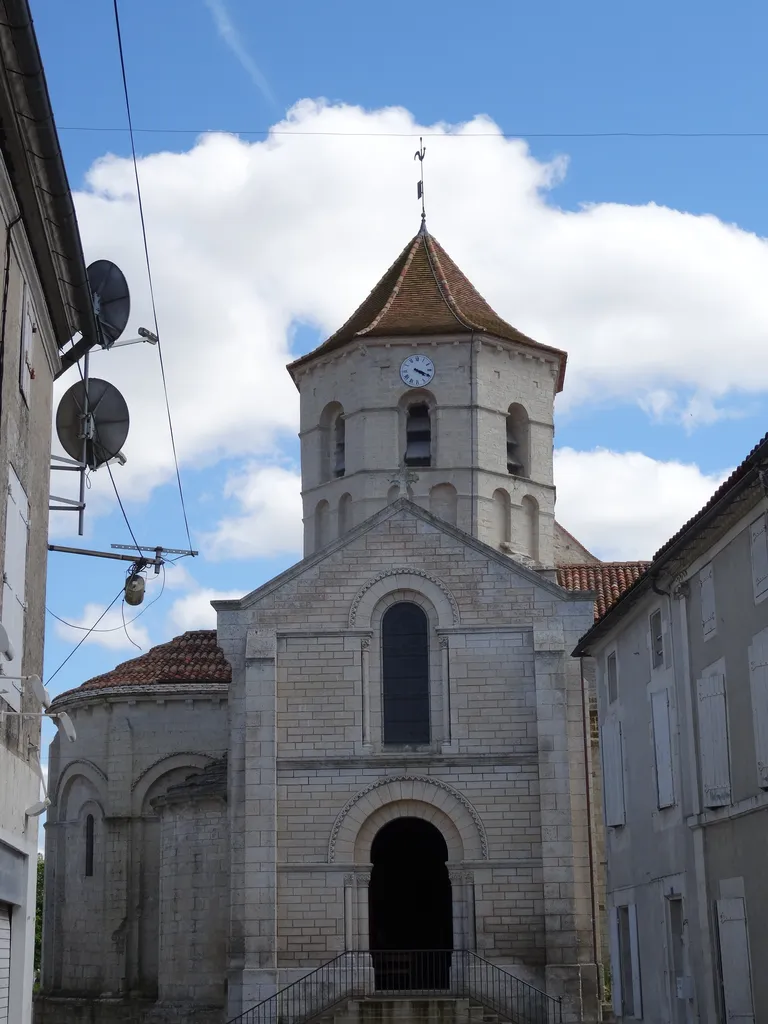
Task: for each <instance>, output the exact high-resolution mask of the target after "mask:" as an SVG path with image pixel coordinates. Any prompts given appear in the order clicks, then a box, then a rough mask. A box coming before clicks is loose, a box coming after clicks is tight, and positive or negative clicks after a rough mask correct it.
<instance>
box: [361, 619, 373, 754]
mask: <svg viewBox="0 0 768 1024" xmlns="http://www.w3.org/2000/svg"><path fill="white" fill-rule="evenodd" d="M370 662H371V638H370V637H369V636H364V637H363V638H362V640H361V641H360V686H361V691H362V692H361V697H362V716H363V729H362V734H363V735H362V741H363V747H364V748H366V749H370V748H371V665H370Z"/></svg>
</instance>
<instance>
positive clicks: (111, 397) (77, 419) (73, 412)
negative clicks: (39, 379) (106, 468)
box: [56, 377, 130, 469]
mask: <svg viewBox="0 0 768 1024" xmlns="http://www.w3.org/2000/svg"><path fill="white" fill-rule="evenodd" d="M86 387H87V389H88V390H87V392H86ZM86 394H87V398H88V403H87V404H88V409H87V412H88V418H90V419H91V420H92V427H93V429H92V430H89V428H88V426H87V424H86V423H85V418H86ZM129 424H130V417H129V416H128V406H127V405H126V404H125V399H124V398H123V396H122V395H121V394H120V392H119V391H118V390H117V388H116V387H115V386H114V385H113V384H110V383H109V382H108V381H106V380H99V378H98V377H91V378H90V379H89V380H88V382H87V384H86V382H85V381H82V380H79V381H77V382H76V383H75V384H73V385H72V387H71V388H70V389H69V391H67V392H66V393H65V395H64V397H63V398H62V400H61V401H60V402H59V408H58V410H57V412H56V433H57V434H58V436H59V440H60V441H61V444H62V447H63V448H64V451H65V452H66V453H67V455H70V456H71V457H72V458H73V459H77V461H78V462H80V460H81V459H82V458H83V433H84V432H85V433H86V434H88V433H90V436H89V437H88V439H87V443H86V448H85V464H86V465H87V467H88V468H89V469H98V468H99V466H103V465H104V463H105V462H109V460H110V459H114V458H115V456H116V455H117V454H118V452H119V451H120V449H121V448H122V447H123V445H124V444H125V439H126V437H128V426H129Z"/></svg>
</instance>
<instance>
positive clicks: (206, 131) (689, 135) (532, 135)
mask: <svg viewBox="0 0 768 1024" xmlns="http://www.w3.org/2000/svg"><path fill="white" fill-rule="evenodd" d="M56 130H57V131H60V132H125V131H128V129H127V128H122V127H121V128H99V127H95V126H94V127H92V126H90V125H67V126H58V125H57V126H56ZM132 131H133V132H135V133H139V132H140V133H142V134H146V135H264V136H271V135H309V136H312V135H317V136H322V137H325V138H334V137H336V138H350V139H378V138H382V139H418V138H425V139H426V138H432V139H766V138H768V132H466V133H464V134H461V135H460V134H459V133H457V132H425V131H420V132H305V131H300V130H299V131H280V129H274V128H252V129H247V130H245V131H235V130H234V129H232V128H133V129H132Z"/></svg>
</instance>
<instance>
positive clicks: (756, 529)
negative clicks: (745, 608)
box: [749, 515, 768, 598]
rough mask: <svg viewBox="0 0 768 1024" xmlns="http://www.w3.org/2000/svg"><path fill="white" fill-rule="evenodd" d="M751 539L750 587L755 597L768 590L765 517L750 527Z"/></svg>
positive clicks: (767, 548)
mask: <svg viewBox="0 0 768 1024" xmlns="http://www.w3.org/2000/svg"><path fill="white" fill-rule="evenodd" d="M749 529H750V534H751V538H752V586H753V588H754V592H755V597H756V598H757V597H760V595H761V594H764V593H765V591H766V590H768V539H767V538H766V532H765V516H764V515H762V516H760V518H759V519H758V520H757V521H756V522H754V523H752V525H751V526H750V528H749Z"/></svg>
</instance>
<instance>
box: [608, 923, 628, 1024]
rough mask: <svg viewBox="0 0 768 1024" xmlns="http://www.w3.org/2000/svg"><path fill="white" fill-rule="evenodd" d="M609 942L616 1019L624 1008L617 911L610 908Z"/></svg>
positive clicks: (612, 996)
mask: <svg viewBox="0 0 768 1024" xmlns="http://www.w3.org/2000/svg"><path fill="white" fill-rule="evenodd" d="M608 925H609V941H610V947H611V999H612V1000H613V1012H614V1013H615V1014H616V1016H617V1017H620V1016H621V1013H622V1009H623V1006H624V1003H623V1000H622V994H621V954H620V951H619V911H618V910H617V908H616V907H611V908H610V916H609V919H608Z"/></svg>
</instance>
